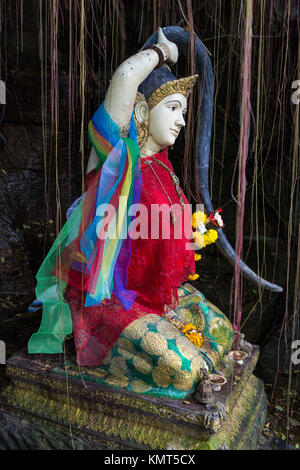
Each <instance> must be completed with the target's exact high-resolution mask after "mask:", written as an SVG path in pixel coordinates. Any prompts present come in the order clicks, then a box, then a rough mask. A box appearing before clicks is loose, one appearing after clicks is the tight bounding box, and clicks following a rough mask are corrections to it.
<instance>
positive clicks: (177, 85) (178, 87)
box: [147, 75, 198, 110]
mask: <svg viewBox="0 0 300 470" xmlns="http://www.w3.org/2000/svg"><path fill="white" fill-rule="evenodd" d="M197 78H198V75H191V76H190V77H184V78H179V79H178V80H172V81H170V82H166V83H164V84H163V85H161V86H160V87H158V88H157V89H156V90H155V91H154V92H153V93H152V94H151V95H150V96H149V98H148V100H147V103H148V106H149V109H150V110H151V109H153V108H154V107H155V106H156V105H157V104H158V103H159V102H160V101H162V100H163V99H164V98H166V97H167V96H169V95H172V94H174V93H181V94H182V95H184V96H185V97H188V95H189V94H190V93H191V91H192V89H193V86H194V84H195V81H196V80H197Z"/></svg>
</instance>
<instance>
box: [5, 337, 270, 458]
mask: <svg viewBox="0 0 300 470" xmlns="http://www.w3.org/2000/svg"><path fill="white" fill-rule="evenodd" d="M257 359H258V347H256V346H254V347H253V350H252V353H251V355H250V356H249V357H248V358H247V359H246V360H245V361H244V362H243V364H242V365H238V364H235V363H234V364H235V366H234V367H233V363H232V361H230V360H229V359H227V360H226V361H225V363H224V364H225V365H224V367H223V369H222V370H221V371H220V372H221V373H222V374H223V375H224V376H225V377H226V379H227V383H226V384H225V385H224V386H223V387H222V388H221V390H220V391H215V392H214V395H213V403H211V404H208V405H202V404H200V403H197V402H196V401H195V400H194V399H193V397H191V398H190V399H186V400H174V399H167V398H163V399H162V398H157V397H151V396H146V395H143V394H138V393H132V392H128V391H126V390H122V389H120V388H113V387H108V386H103V385H101V384H99V383H97V374H99V376H101V371H100V370H99V369H97V368H91V369H89V371H90V372H89V374H88V375H86V374H84V375H82V376H81V375H80V370H79V369H78V367H76V366H73V367H70V366H69V367H68V368H66V369H65V368H64V365H63V363H64V362H65V358H64V357H63V355H51V356H49V355H28V354H26V353H25V352H20V353H17V354H15V355H14V356H12V357H11V358H10V359H9V361H8V363H7V375H8V377H9V379H10V384H9V385H8V386H6V388H4V389H3V390H2V391H1V393H0V449H1V448H2V449H72V448H75V449H109V450H124V449H149V450H150V449H155V450H159V449H161V450H167V449H168V450H170V449H174V450H201V449H211V450H213V449H234V450H238V449H255V448H256V441H257V437H258V432H259V430H260V429H261V427H262V426H263V425H264V421H265V417H266V395H265V392H264V387H263V383H262V381H260V380H259V379H257V378H256V377H255V376H254V375H253V373H252V372H253V370H254V367H255V364H256V362H257Z"/></svg>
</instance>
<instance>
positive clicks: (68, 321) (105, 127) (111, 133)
mask: <svg viewBox="0 0 300 470" xmlns="http://www.w3.org/2000/svg"><path fill="white" fill-rule="evenodd" d="M88 132H89V139H90V141H91V143H92V145H93V147H94V149H95V151H96V154H97V156H98V158H99V164H98V166H97V169H96V170H97V171H96V172H95V175H94V176H93V178H92V179H91V181H90V183H89V186H88V189H87V191H86V192H85V193H84V194H83V196H82V198H81V199H80V202H79V204H78V205H77V207H75V208H74V209H73V208H72V212H71V215H70V216H69V218H68V220H67V222H66V223H65V225H64V226H63V228H62V230H61V231H60V233H59V235H58V237H57V238H56V240H55V242H54V244H53V245H52V247H51V249H50V251H49V253H48V255H47V257H46V259H45V260H44V262H43V264H42V265H41V267H40V269H39V271H38V273H37V276H36V278H37V286H36V296H37V299H39V300H40V301H42V303H43V316H42V322H41V325H40V328H39V330H38V331H37V332H36V333H34V334H33V335H32V336H31V338H30V340H29V343H28V352H29V353H49V354H52V353H59V352H62V351H63V349H62V345H63V341H64V339H65V337H66V336H67V335H68V334H70V333H72V318H71V312H70V308H69V306H68V303H67V302H66V301H65V297H64V293H65V289H66V286H67V285H71V286H73V287H76V288H77V289H79V290H83V291H85V292H86V300H85V306H86V307H88V306H94V305H100V304H101V302H102V301H103V300H104V299H110V298H111V295H112V293H114V294H115V295H116V296H117V297H118V298H119V299H120V301H121V302H122V304H123V305H124V307H125V309H126V310H128V309H129V308H130V307H131V305H132V303H133V302H134V300H135V297H136V293H135V292H134V291H129V290H127V289H126V285H127V273H128V266H129V261H130V254H131V243H130V236H128V230H130V223H131V221H132V218H131V217H128V209H129V207H130V206H131V205H132V204H136V203H138V202H139V200H140V192H141V188H142V177H141V173H140V170H139V165H138V159H139V156H140V154H139V146H138V144H137V135H136V129H135V124H134V119H133V117H132V118H131V123H130V129H129V137H128V138H121V135H120V129H119V127H118V126H117V125H116V124H115V123H114V121H113V120H112V119H111V117H110V116H109V114H108V113H107V112H106V110H105V108H104V104H103V103H102V104H101V106H100V107H99V109H98V110H97V111H96V113H95V114H94V116H93V117H92V119H91V121H90V123H89V128H88Z"/></svg>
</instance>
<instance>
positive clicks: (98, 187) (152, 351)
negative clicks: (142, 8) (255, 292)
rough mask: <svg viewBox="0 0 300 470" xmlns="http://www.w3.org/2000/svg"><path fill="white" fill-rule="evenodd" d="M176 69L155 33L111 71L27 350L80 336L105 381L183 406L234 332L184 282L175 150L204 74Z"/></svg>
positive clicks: (187, 236) (54, 348)
mask: <svg viewBox="0 0 300 470" xmlns="http://www.w3.org/2000/svg"><path fill="white" fill-rule="evenodd" d="M177 59H178V48H177V46H176V44H175V43H173V42H171V41H169V40H168V39H167V38H166V37H165V36H164V34H163V32H162V30H161V29H159V32H158V43H157V44H155V45H151V46H147V47H146V48H145V49H144V50H142V51H139V52H138V53H137V54H135V55H134V56H132V57H130V58H129V59H128V60H126V61H125V62H124V63H122V64H121V65H120V66H119V67H118V69H117V70H116V71H115V73H114V75H113V77H112V80H111V82H110V85H109V88H108V90H107V94H106V96H105V100H104V102H103V103H102V104H101V106H100V107H99V109H98V110H97V111H96V113H95V114H94V116H93V117H92V119H91V121H90V123H89V138H90V141H91V143H92V151H91V154H90V158H89V161H88V166H87V174H86V191H85V193H84V194H83V196H82V197H81V198H80V199H79V200H78V201H77V202H76V204H74V205H73V206H72V207H71V210H69V211H68V220H67V222H66V224H65V225H64V227H63V229H62V231H61V232H60V234H59V236H58V238H57V240H56V242H55V243H54V245H53V246H52V248H51V250H50V252H49V254H48V256H47V258H46V259H45V261H44V263H43V264H42V266H41V268H40V270H39V272H38V274H37V281H38V283H37V289H36V293H37V298H38V299H39V300H41V301H42V302H43V318H42V323H41V326H40V329H39V331H38V332H37V333H35V334H33V336H32V337H31V339H30V341H29V344H28V351H29V353H58V352H62V346H63V341H64V339H65V337H66V336H67V335H68V334H70V333H72V331H73V334H74V342H75V348H76V355H77V363H78V364H79V365H80V366H85V367H86V366H89V367H97V368H99V369H101V371H102V372H103V373H102V381H103V383H105V384H107V385H110V386H116V387H123V388H126V389H127V390H130V391H134V392H139V393H146V394H151V395H156V396H166V397H171V398H184V397H187V396H189V395H191V394H192V393H194V391H195V389H196V385H197V383H198V382H199V380H200V379H201V378H202V375H203V371H208V372H213V371H214V370H215V369H216V368H217V367H218V366H219V364H220V362H221V360H222V357H223V355H224V354H225V353H227V352H228V351H229V350H230V349H231V347H232V343H233V328H232V326H231V323H230V322H229V320H228V319H227V317H226V316H225V315H224V314H223V313H222V312H221V311H220V310H219V309H218V308H217V307H215V306H214V305H212V304H211V303H210V302H208V301H207V300H206V298H205V297H204V296H203V294H202V293H200V292H199V291H197V290H196V289H195V288H194V287H193V286H192V285H191V284H188V283H186V281H187V280H188V279H189V277H190V276H191V275H194V274H195V255H194V251H193V250H191V249H189V247H190V244H191V240H192V233H193V232H192V225H191V220H192V219H191V217H192V215H191V212H190V207H189V204H188V201H187V199H186V197H185V195H184V193H183V191H182V189H181V188H180V186H179V181H178V178H177V177H176V175H175V174H174V170H173V167H172V164H171V162H170V160H169V158H168V147H171V146H173V145H174V143H175V141H176V138H177V137H178V135H179V133H180V131H181V129H182V128H183V127H184V126H185V119H184V116H185V114H186V111H187V100H188V96H189V94H190V92H191V90H192V87H193V85H194V83H195V81H196V80H197V76H191V77H185V78H181V79H176V77H175V76H174V75H173V73H172V72H171V70H170V68H169V65H172V64H175V63H176V62H177ZM157 208H159V210H162V209H163V210H162V213H161V214H160V212H159V211H158V212H155V211H156V209H157ZM138 212H139V215H137V213H138ZM160 215H161V216H162V221H161V218H160ZM187 221H188V223H187ZM164 224H165V225H164ZM178 228H181V232H180V236H178V233H179V232H178ZM183 228H184V230H182V229H183ZM160 232H162V233H160ZM166 233H167V236H166ZM157 234H158V235H157Z"/></svg>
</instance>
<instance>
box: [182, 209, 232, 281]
mask: <svg viewBox="0 0 300 470" xmlns="http://www.w3.org/2000/svg"><path fill="white" fill-rule="evenodd" d="M219 212H222V209H218V211H216V212H215V213H212V214H210V215H209V217H207V215H206V214H205V213H204V212H202V211H198V212H194V214H193V215H192V227H193V228H194V229H196V230H195V231H194V232H193V241H194V243H195V245H196V250H201V249H202V248H205V247H206V246H207V245H211V244H212V243H215V241H216V240H217V239H218V231H217V230H215V229H207V228H206V226H207V225H208V224H209V223H213V224H214V225H216V226H219V227H223V226H224V222H223V220H222V218H221V216H220V214H219ZM200 259H201V255H198V254H195V261H199V260H200ZM198 278H199V275H198V274H191V275H190V276H189V277H188V280H189V281H196V279H198Z"/></svg>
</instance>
